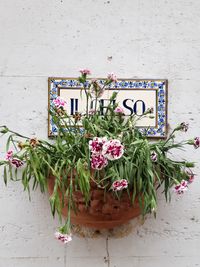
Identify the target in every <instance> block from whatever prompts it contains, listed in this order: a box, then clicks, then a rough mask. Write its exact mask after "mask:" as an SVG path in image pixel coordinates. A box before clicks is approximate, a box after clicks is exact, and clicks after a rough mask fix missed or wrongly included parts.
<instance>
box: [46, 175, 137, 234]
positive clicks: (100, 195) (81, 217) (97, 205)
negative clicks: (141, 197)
mask: <svg viewBox="0 0 200 267" xmlns="http://www.w3.org/2000/svg"><path fill="white" fill-rule="evenodd" d="M55 179H56V178H55V177H54V176H50V177H49V179H48V180H47V182H48V191H49V194H50V196H52V194H53V190H54V186H55ZM73 196H74V204H75V206H76V210H75V211H73V210H72V211H71V222H72V224H74V225H79V226H85V227H90V228H94V229H97V230H99V229H112V228H114V227H117V226H120V225H122V224H125V223H127V222H128V221H129V220H131V219H133V218H135V217H137V216H139V215H140V214H141V209H140V206H139V202H138V200H137V199H135V201H134V203H131V201H130V196H129V195H128V193H127V192H126V191H125V192H123V193H122V196H121V197H120V199H119V198H117V197H116V195H115V194H114V193H113V192H111V191H110V192H105V191H104V189H100V188H98V187H97V185H95V184H94V183H93V184H92V185H91V188H90V201H89V203H88V204H86V202H85V199H84V195H83V194H82V192H81V191H80V190H77V191H74V192H73ZM61 198H62V194H61V192H60V199H61ZM67 204H68V203H67V199H65V205H64V206H63V208H62V211H61V212H62V215H63V216H64V217H65V218H66V217H67V214H68V205H67Z"/></svg>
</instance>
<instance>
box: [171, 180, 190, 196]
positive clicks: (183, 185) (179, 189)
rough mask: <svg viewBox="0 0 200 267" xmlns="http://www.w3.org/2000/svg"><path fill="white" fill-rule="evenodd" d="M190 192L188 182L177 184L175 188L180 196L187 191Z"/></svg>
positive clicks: (183, 181)
mask: <svg viewBox="0 0 200 267" xmlns="http://www.w3.org/2000/svg"><path fill="white" fill-rule="evenodd" d="M187 190H188V182H187V181H185V180H182V181H181V183H180V184H177V185H176V186H175V187H174V191H175V192H176V193H177V194H178V195H180V194H183V193H184V192H185V191H187Z"/></svg>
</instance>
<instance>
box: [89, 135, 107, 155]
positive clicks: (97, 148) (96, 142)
mask: <svg viewBox="0 0 200 267" xmlns="http://www.w3.org/2000/svg"><path fill="white" fill-rule="evenodd" d="M106 141H107V138H106V137H103V138H100V137H94V138H93V140H90V141H89V149H90V150H91V152H92V154H101V152H102V147H103V144H104V143H105V142H106Z"/></svg>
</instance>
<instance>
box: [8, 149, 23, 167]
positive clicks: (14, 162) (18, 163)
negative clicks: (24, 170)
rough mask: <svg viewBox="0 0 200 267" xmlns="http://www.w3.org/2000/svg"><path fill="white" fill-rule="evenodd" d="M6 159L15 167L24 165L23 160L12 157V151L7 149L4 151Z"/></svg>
mask: <svg viewBox="0 0 200 267" xmlns="http://www.w3.org/2000/svg"><path fill="white" fill-rule="evenodd" d="M6 160H8V161H9V162H10V163H11V165H12V166H14V167H15V168H20V167H22V166H23V165H24V162H23V161H22V160H20V159H16V158H13V151H12V150H9V151H8V152H7V153H6Z"/></svg>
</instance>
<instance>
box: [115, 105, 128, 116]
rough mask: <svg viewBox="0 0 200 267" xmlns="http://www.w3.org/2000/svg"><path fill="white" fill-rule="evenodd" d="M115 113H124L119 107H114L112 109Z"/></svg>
mask: <svg viewBox="0 0 200 267" xmlns="http://www.w3.org/2000/svg"><path fill="white" fill-rule="evenodd" d="M114 112H115V113H117V114H119V115H123V114H125V112H124V109H123V108H121V107H116V109H115V110H114Z"/></svg>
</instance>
